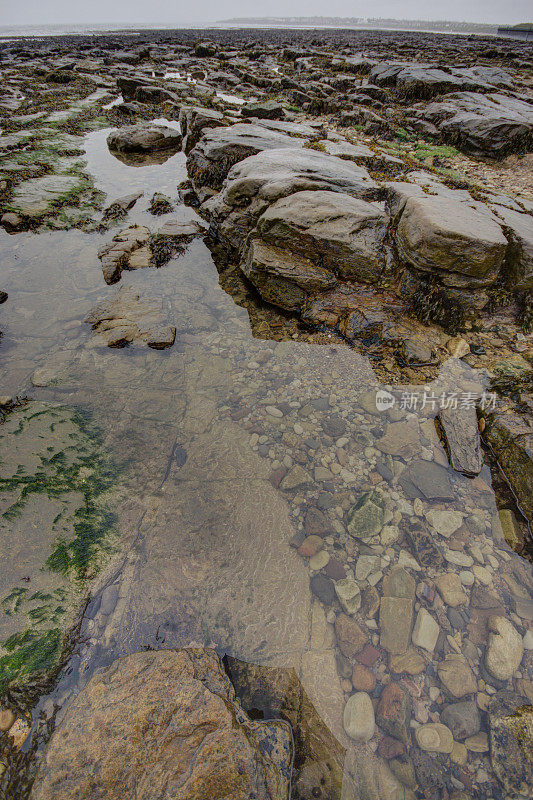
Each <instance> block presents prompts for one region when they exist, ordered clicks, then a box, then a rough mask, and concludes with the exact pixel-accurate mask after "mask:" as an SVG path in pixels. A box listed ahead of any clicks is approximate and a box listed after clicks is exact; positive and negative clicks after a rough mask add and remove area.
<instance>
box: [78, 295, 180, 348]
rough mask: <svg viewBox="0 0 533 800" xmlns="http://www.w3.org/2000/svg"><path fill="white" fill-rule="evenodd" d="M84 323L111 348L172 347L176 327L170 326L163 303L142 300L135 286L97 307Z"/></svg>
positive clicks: (146, 299) (148, 299) (153, 300)
mask: <svg viewBox="0 0 533 800" xmlns="http://www.w3.org/2000/svg"><path fill="white" fill-rule="evenodd" d="M84 321H85V322H87V323H89V325H91V326H92V328H93V330H94V331H95V332H96V333H98V334H100V335H101V336H102V338H103V340H104V342H105V343H106V344H107V346H108V347H125V346H126V345H128V344H144V345H148V347H152V348H153V349H154V350H164V349H165V348H167V347H172V345H173V344H174V339H175V338H176V328H175V327H174V325H170V324H169V323H168V320H167V317H166V314H165V313H164V311H163V303H162V301H161V300H155V299H151V298H143V297H141V294H140V292H138V291H136V290H135V289H133V288H132V287H129V286H128V287H125V286H121V287H120V289H117V291H116V292H115V293H114V294H113V295H111V296H110V297H109V298H107V299H106V300H104V301H103V302H102V303H99V304H98V305H97V306H95V307H94V308H93V309H92V310H91V311H90V312H89V314H88V315H87V316H86V317H85V320H84Z"/></svg>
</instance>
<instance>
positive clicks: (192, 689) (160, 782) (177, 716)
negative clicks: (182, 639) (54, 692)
mask: <svg viewBox="0 0 533 800" xmlns="http://www.w3.org/2000/svg"><path fill="white" fill-rule="evenodd" d="M207 731H209V733H208V734H207ZM291 760H292V737H291V733H290V726H289V725H288V723H286V722H284V721H282V720H270V721H268V722H252V721H251V720H250V719H249V718H248V717H247V716H246V714H245V713H244V712H243V710H242V708H241V707H240V705H239V703H238V701H236V700H235V692H234V690H233V687H232V685H231V683H230V681H229V679H228V677H227V676H226V674H225V673H224V670H223V668H222V666H221V664H220V661H219V659H218V656H217V655H216V653H215V652H214V651H210V650H203V649H196V650H195V649H188V650H178V651H170V650H160V651H158V652H143V653H135V654H133V655H131V656H126V657H125V658H122V659H119V660H117V661H115V662H113V664H112V665H111V666H110V667H107V669H105V670H104V671H103V672H100V673H99V674H98V675H96V676H95V677H93V678H92V679H91V680H90V681H89V683H88V684H87V686H86V687H85V689H83V690H82V691H81V692H80V694H79V695H78V696H77V697H76V698H75V700H74V701H73V702H72V703H71V704H70V706H69V708H68V711H67V713H66V715H65V717H64V719H63V720H62V722H61V724H60V725H59V726H58V728H57V729H56V731H55V732H54V734H53V736H52V738H51V740H50V743H49V744H48V747H47V750H46V753H45V756H44V758H43V761H42V762H41V765H40V768H39V773H38V775H37V779H36V781H35V784H34V787H33V791H32V795H31V796H32V800H48V798H50V800H52V798H53V800H63V798H65V800H66V799H67V798H69V800H70V799H71V798H73V797H76V798H79V800H84V799H85V798H87V800H89V798H93V797H95V793H96V794H97V795H98V796H100V797H104V796H105V797H106V798H107V800H114V799H115V798H116V800H119V798H120V799H122V798H123V797H124V796H125V795H135V796H136V797H138V798H139V800H142V799H143V798H144V799H145V800H149V798H153V797H155V796H164V795H166V794H167V792H168V787H169V785H171V786H172V787H173V788H172V796H173V797H175V798H183V800H211V799H212V798H213V797H214V796H216V797H219V798H227V800H230V798H231V800H249V798H250V796H251V795H252V794H253V795H254V796H255V797H257V798H258V800H288V796H289V786H290V773H291Z"/></svg>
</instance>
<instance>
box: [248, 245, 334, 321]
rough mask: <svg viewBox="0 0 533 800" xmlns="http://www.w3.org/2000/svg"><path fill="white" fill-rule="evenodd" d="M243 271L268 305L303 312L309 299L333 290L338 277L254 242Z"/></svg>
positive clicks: (279, 249)
mask: <svg viewBox="0 0 533 800" xmlns="http://www.w3.org/2000/svg"><path fill="white" fill-rule="evenodd" d="M241 269H242V271H243V273H244V274H245V275H246V277H247V278H248V280H249V281H250V282H251V283H253V285H254V286H255V288H256V289H257V290H258V292H259V294H260V295H261V297H262V298H263V300H266V301H267V302H268V303H272V304H273V305H276V306H280V307H281V308H285V309H287V310H288V311H293V310H300V311H301V310H302V309H303V308H304V306H305V304H306V302H307V300H308V299H309V298H310V297H315V296H316V295H317V294H320V293H321V292H324V291H326V290H328V289H331V288H333V287H334V286H335V284H336V282H337V281H336V278H335V275H334V274H333V273H332V272H330V271H329V270H327V269H323V268H322V267H318V266H315V265H314V264H313V262H312V261H311V260H310V259H308V258H304V257H302V256H300V255H297V254H296V253H291V252H290V251H289V250H284V249H282V248H281V247H276V246H273V245H269V244H267V243H266V242H264V241H262V240H261V239H252V241H251V242H250V245H249V247H248V250H247V253H246V255H245V258H244V259H243V261H242V263H241Z"/></svg>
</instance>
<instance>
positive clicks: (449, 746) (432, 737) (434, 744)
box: [415, 722, 453, 754]
mask: <svg viewBox="0 0 533 800" xmlns="http://www.w3.org/2000/svg"><path fill="white" fill-rule="evenodd" d="M415 737H416V741H417V743H418V746H419V747H420V748H421V749H422V750H426V752H428V753H448V754H449V753H451V752H452V750H453V734H452V732H451V730H450V729H449V728H447V727H446V725H442V724H441V723H440V722H429V723H428V724H427V725H420V726H419V727H418V728H416V730H415Z"/></svg>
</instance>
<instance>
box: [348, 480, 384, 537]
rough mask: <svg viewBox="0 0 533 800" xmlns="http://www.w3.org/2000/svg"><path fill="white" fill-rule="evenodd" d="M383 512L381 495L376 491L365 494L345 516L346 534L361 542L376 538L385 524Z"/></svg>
mask: <svg viewBox="0 0 533 800" xmlns="http://www.w3.org/2000/svg"><path fill="white" fill-rule="evenodd" d="M385 512H386V508H385V501H384V499H383V495H382V494H381V493H380V492H378V491H377V490H374V491H372V492H366V493H365V494H364V495H362V497H360V498H359V500H358V501H357V503H355V505H353V506H352V507H351V509H350V510H349V511H348V514H347V515H346V527H347V528H348V532H349V533H350V535H351V536H353V537H354V538H355V539H362V540H363V541H366V540H368V539H371V538H372V537H373V536H377V534H378V533H380V531H381V529H382V528H383V525H384V524H385Z"/></svg>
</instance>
